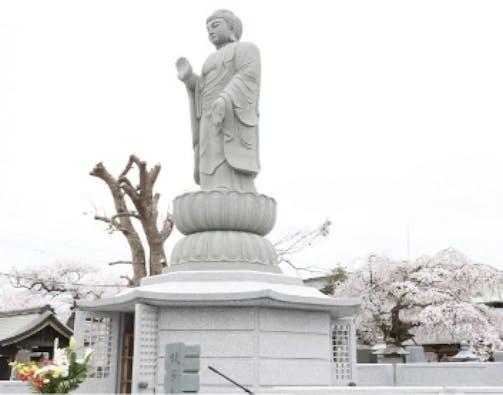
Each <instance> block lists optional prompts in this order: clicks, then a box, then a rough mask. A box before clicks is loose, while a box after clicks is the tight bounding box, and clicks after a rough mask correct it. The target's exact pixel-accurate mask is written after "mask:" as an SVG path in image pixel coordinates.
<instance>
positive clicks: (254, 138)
mask: <svg viewBox="0 0 503 395" xmlns="http://www.w3.org/2000/svg"><path fill="white" fill-rule="evenodd" d="M259 90H260V53H259V50H258V48H257V47H256V46H255V45H253V44H251V43H246V42H235V43H230V44H227V45H225V46H224V47H222V48H220V49H218V50H217V51H215V52H214V53H212V54H211V55H210V56H209V57H208V59H207V60H206V62H205V64H204V66H203V70H202V73H201V77H200V79H199V81H198V84H196V89H195V92H194V93H195V94H194V100H195V110H196V117H197V119H198V121H199V125H198V126H199V127H198V132H199V133H198V136H194V148H195V150H196V152H195V156H196V163H195V165H196V169H195V176H196V182H197V183H198V184H199V183H200V177H198V176H200V175H201V174H202V175H204V176H211V175H214V174H215V173H216V170H217V168H219V167H220V166H222V165H225V164H226V163H225V162H227V164H228V165H229V166H230V167H231V168H232V170H234V171H235V172H237V174H238V176H244V177H252V180H251V181H252V182H253V178H254V177H255V176H256V174H257V173H258V172H259V171H260V163H259V155H258V121H259V114H258V100H259ZM219 97H220V98H223V99H224V101H225V115H224V120H223V124H222V125H221V127H217V126H215V125H214V124H213V123H212V121H211V110H212V106H213V103H214V102H215V100H216V99H217V98H219ZM196 133H197V132H196ZM229 182H230V181H229ZM228 186H229V187H233V185H228ZM201 187H204V186H203V185H202V184H201Z"/></svg>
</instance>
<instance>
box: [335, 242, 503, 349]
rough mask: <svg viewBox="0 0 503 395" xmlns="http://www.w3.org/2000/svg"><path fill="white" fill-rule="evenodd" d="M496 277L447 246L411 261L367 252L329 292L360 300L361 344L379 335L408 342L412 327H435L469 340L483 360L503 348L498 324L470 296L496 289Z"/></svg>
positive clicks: (502, 327) (488, 268)
mask: <svg viewBox="0 0 503 395" xmlns="http://www.w3.org/2000/svg"><path fill="white" fill-rule="evenodd" d="M502 279H503V274H502V272H501V271H499V270H497V269H495V268H493V267H491V266H488V265H483V264H476V263H472V262H470V260H469V259H468V258H467V257H466V256H464V255H463V254H462V253H460V252H458V251H456V250H455V249H452V248H449V249H446V250H442V251H440V252H438V253H437V254H435V255H434V256H431V257H430V256H423V257H420V258H419V259H417V260H416V261H414V262H409V261H397V260H393V259H390V258H388V257H386V256H382V255H377V254H373V255H370V256H368V257H367V259H365V263H364V264H363V265H362V266H361V267H360V268H359V269H358V270H356V271H354V272H352V273H349V274H348V276H347V279H346V281H344V282H343V283H342V284H340V285H339V286H338V287H336V288H335V289H334V293H333V294H334V296H359V297H360V298H361V300H362V306H361V313H360V315H359V316H358V318H357V328H358V329H357V334H358V337H359V340H360V342H362V343H363V344H368V345H371V344H375V341H376V337H377V336H383V337H384V338H385V340H386V341H387V342H388V343H392V344H396V345H400V344H402V343H403V342H404V341H407V340H412V341H414V337H415V334H416V333H418V331H422V332H423V333H424V332H426V333H434V332H435V331H437V332H442V333H448V334H450V335H451V336H452V338H453V339H455V338H460V337H463V338H465V339H467V340H470V342H471V344H472V348H473V349H474V351H475V352H477V353H478V354H479V355H480V356H482V357H484V358H487V357H488V355H489V354H490V352H491V351H493V350H495V349H501V348H502V347H503V342H502V339H503V337H502V336H503V325H502V324H503V322H502V319H501V316H500V315H498V314H497V313H495V311H494V309H491V308H489V307H487V306H486V305H484V304H481V303H476V302H474V297H475V296H478V295H480V294H481V293H490V292H494V290H496V289H498V288H500V289H501V287H502V285H503V280H502Z"/></svg>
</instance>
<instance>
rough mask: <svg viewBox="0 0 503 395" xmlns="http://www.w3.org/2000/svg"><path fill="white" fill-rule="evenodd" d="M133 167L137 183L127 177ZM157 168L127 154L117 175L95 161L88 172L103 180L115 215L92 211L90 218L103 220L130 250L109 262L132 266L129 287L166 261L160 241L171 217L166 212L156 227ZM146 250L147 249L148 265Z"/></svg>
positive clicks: (159, 269) (167, 232)
mask: <svg viewBox="0 0 503 395" xmlns="http://www.w3.org/2000/svg"><path fill="white" fill-rule="evenodd" d="M134 167H136V168H137V170H138V184H137V185H135V183H133V182H132V181H131V179H130V178H129V177H130V174H129V173H130V171H131V170H132V169H133V168H134ZM160 171H161V165H160V164H156V165H155V166H154V167H153V168H151V169H150V170H149V169H148V168H147V163H146V162H145V161H143V160H140V159H139V158H138V157H137V156H136V155H131V156H130V157H129V160H128V162H127V164H126V167H125V168H124V170H123V171H122V172H121V173H120V174H119V176H118V177H114V176H113V175H112V174H110V172H109V171H108V170H107V169H106V167H105V165H104V164H103V163H102V162H100V163H98V164H97V165H96V166H95V167H94V169H93V170H92V171H91V173H90V174H91V175H92V176H94V177H98V178H100V179H101V180H103V181H104V182H105V184H106V185H107V186H108V189H109V190H110V193H111V194H112V198H113V201H114V205H115V211H116V212H115V214H114V215H112V216H104V215H98V214H97V213H96V214H95V217H94V218H95V219H96V220H98V221H103V222H105V223H107V224H108V231H109V232H115V231H119V232H121V233H122V234H123V235H124V237H125V238H126V241H127V243H128V245H129V248H130V250H131V261H116V262H110V264H122V263H127V264H131V265H132V266H133V277H132V278H128V281H129V284H130V285H131V286H137V285H139V283H140V279H142V278H143V277H145V276H147V275H151V276H152V275H156V274H160V273H161V272H162V268H163V267H164V266H166V264H167V261H166V254H165V252H164V242H165V241H166V239H167V238H168V237H169V235H170V234H171V231H172V229H173V217H172V215H171V214H170V213H169V212H167V213H166V216H165V218H164V220H163V221H162V223H161V224H160V226H159V225H158V220H159V212H158V208H157V206H158V203H159V198H160V196H161V195H160V194H159V193H154V184H155V182H156V180H157V177H158V176H159V172H160ZM128 202H129V204H128ZM133 220H137V221H139V222H140V224H141V226H142V229H143V233H144V235H145V239H146V244H147V245H146V246H144V244H143V242H142V239H141V237H140V234H139V233H138V231H137V229H136V228H135V226H134V225H133ZM146 250H148V265H147V260H146Z"/></svg>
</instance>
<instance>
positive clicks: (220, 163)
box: [76, 10, 359, 393]
mask: <svg viewBox="0 0 503 395" xmlns="http://www.w3.org/2000/svg"><path fill="white" fill-rule="evenodd" d="M206 27H207V30H208V35H209V39H210V41H211V43H212V44H214V45H215V48H216V50H215V52H213V53H212V54H210V56H209V57H208V58H207V60H206V62H205V64H204V66H203V68H202V72H201V74H200V75H197V74H195V73H194V72H193V71H192V67H191V65H190V63H189V62H188V60H187V59H185V58H180V59H179V60H178V61H177V62H176V68H177V72H178V78H179V79H180V80H181V81H182V82H183V83H184V85H185V87H186V90H187V93H188V97H189V105H190V116H191V125H192V143H193V150H194V179H195V181H196V183H197V184H199V185H200V187H201V189H200V190H198V191H195V192H189V193H185V194H183V195H181V196H178V197H177V198H176V199H175V201H174V219H175V225H176V227H177V229H178V230H179V231H180V232H181V233H182V234H183V235H185V236H184V237H183V238H182V239H181V240H180V241H179V242H178V243H177V244H176V246H175V247H174V249H173V252H172V255H171V263H170V265H169V266H168V267H167V268H166V269H165V271H164V273H163V274H161V275H158V276H152V277H147V278H144V279H143V280H142V282H141V286H140V287H137V288H131V289H128V290H127V291H125V292H123V293H121V294H119V295H117V296H115V297H113V298H107V299H101V300H98V301H96V302H92V303H81V305H80V308H81V310H80V311H79V313H78V315H77V319H76V335H77V337H78V339H79V341H80V344H81V345H86V346H91V347H93V348H95V349H96V358H95V363H96V372H95V376H96V377H95V378H94V379H91V380H90V381H89V383H88V384H87V386H86V387H84V390H85V391H87V392H89V391H92V390H93V385H94V386H95V388H96V389H97V390H98V391H99V392H106V391H107V390H110V391H115V390H116V389H117V388H118V386H119V385H120V384H121V383H122V382H124V383H126V384H125V385H126V386H125V387H124V388H127V389H130V390H131V391H132V392H133V393H154V392H163V389H164V386H163V380H164V377H165V351H164V350H165V349H166V345H168V344H172V343H179V342H181V343H186V344H192V345H199V346H200V350H201V351H200V352H201V371H200V391H201V392H212V393H223V392H236V391H238V390H239V389H237V388H236V387H235V386H234V385H233V384H231V383H230V382H228V381H226V380H225V379H224V378H222V377H221V376H219V375H217V374H215V373H214V372H213V371H212V370H210V369H208V366H211V367H213V368H215V369H217V370H218V371H220V372H222V373H223V374H225V375H226V376H228V377H230V378H231V379H233V380H234V381H236V382H238V383H240V384H241V385H243V386H245V387H247V388H249V389H250V390H252V391H254V392H260V391H271V390H274V387H303V386H323V387H327V386H332V385H347V384H348V383H349V382H354V381H356V376H355V373H356V369H355V363H356V341H355V331H354V324H353V318H354V316H355V315H356V313H357V311H358V307H359V301H358V300H356V299H352V298H347V299H336V298H332V297H328V296H326V295H323V294H322V293H321V292H319V291H318V290H317V289H315V288H311V287H307V286H305V285H304V284H303V282H302V280H301V279H299V278H297V277H292V276H287V275H284V274H282V272H281V270H280V269H279V267H278V265H277V259H276V252H275V250H274V247H273V246H272V244H271V243H270V242H269V241H268V240H267V239H266V238H265V237H264V236H266V235H267V234H268V233H269V232H270V231H271V230H272V228H273V226H274V223H275V220H276V201H275V200H274V199H273V198H271V197H269V196H266V195H263V194H260V193H258V192H257V190H256V187H255V183H254V180H255V178H256V176H257V174H258V173H259V171H260V163H259V147H258V140H259V138H258V137H259V136H258V133H259V131H258V126H259V112H258V101H259V91H260V71H261V70H260V53H259V50H258V48H257V47H256V46H255V45H254V44H251V43H248V42H242V41H240V39H241V34H242V30H243V29H242V24H241V21H240V20H239V19H238V18H237V17H236V16H235V15H234V14H233V13H232V12H230V11H227V10H218V11H216V12H215V13H213V14H212V15H211V16H210V17H209V18H208V19H207V21H206ZM128 333H129V334H131V336H129V338H130V340H129V343H128V340H126V338H127V334H128ZM131 339H132V340H131ZM128 347H129V349H131V350H132V352H130V355H126V354H127V353H126V352H125V349H126V348H128ZM124 358H126V359H127V358H129V359H127V360H131V364H130V366H129V365H128V363H127V362H126V363H124ZM121 361H122V363H121ZM128 366H129V369H130V374H129V376H128V375H127V374H125V373H124V370H127V369H128ZM128 377H129V378H130V379H129V380H128ZM117 378H119V379H117ZM123 378H124V380H123ZM119 381H120V382H119ZM128 385H129V387H128Z"/></svg>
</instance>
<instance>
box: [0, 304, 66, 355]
mask: <svg viewBox="0 0 503 395" xmlns="http://www.w3.org/2000/svg"><path fill="white" fill-rule="evenodd" d="M46 327H51V328H53V329H54V330H55V331H56V332H58V333H60V334H61V335H62V336H64V337H66V338H69V337H70V336H71V335H72V334H73V331H72V329H71V328H69V327H68V326H66V325H65V324H63V323H62V322H61V321H60V320H59V319H58V318H57V317H56V315H55V314H54V310H53V309H52V308H51V306H49V305H45V306H41V307H36V308H30V309H22V310H10V311H1V312H0V346H7V345H9V344H13V343H17V342H19V341H21V340H23V339H26V338H28V337H30V336H32V335H34V334H35V333H37V332H39V331H40V330H42V329H44V328H46Z"/></svg>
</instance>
